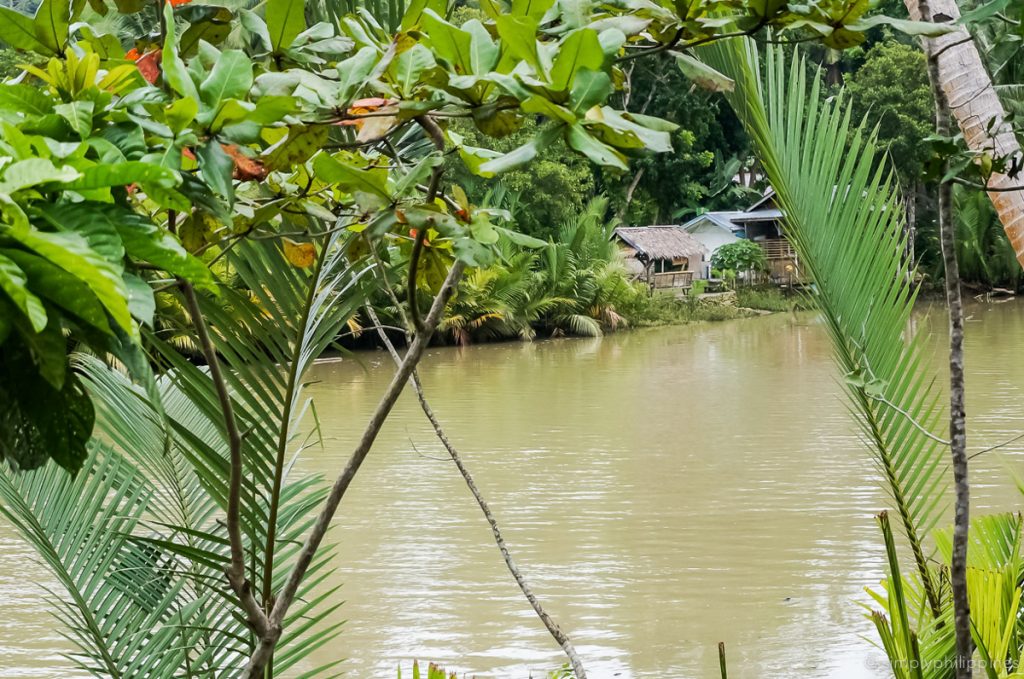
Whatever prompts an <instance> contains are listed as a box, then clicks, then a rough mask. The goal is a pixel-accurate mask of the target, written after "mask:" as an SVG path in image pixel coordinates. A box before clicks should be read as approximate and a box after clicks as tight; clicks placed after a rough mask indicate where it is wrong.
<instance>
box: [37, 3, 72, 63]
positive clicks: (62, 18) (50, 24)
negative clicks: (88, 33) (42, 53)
mask: <svg viewBox="0 0 1024 679" xmlns="http://www.w3.org/2000/svg"><path fill="white" fill-rule="evenodd" d="M70 22H71V0H43V1H42V2H41V3H40V4H39V9H37V10H36V16H35V21H34V29H35V34H36V37H37V38H38V39H39V42H41V43H43V44H44V45H46V47H47V49H48V50H50V51H51V52H53V53H54V54H59V53H61V52H63V51H64V44H65V43H66V42H67V40H68V27H69V25H70Z"/></svg>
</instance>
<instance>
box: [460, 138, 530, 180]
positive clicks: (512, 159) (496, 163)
mask: <svg viewBox="0 0 1024 679" xmlns="http://www.w3.org/2000/svg"><path fill="white" fill-rule="evenodd" d="M539 148H540V145H539V144H538V143H537V140H536V139H531V140H530V141H528V142H526V143H525V144H523V145H522V146H519V147H518V148H515V149H512V150H511V151H509V152H508V153H506V154H503V155H500V156H497V157H496V158H492V159H491V160H488V161H486V162H483V163H481V164H480V165H479V166H477V168H476V174H478V175H480V176H481V177H493V176H495V175H498V174H501V173H502V172H508V171H509V170H514V169H515V168H517V167H522V166H523V165H526V164H527V163H529V162H530V161H531V160H533V159H534V158H536V157H537V151H538V149H539ZM470 169H472V168H470Z"/></svg>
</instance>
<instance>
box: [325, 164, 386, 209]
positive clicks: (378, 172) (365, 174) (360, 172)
mask: <svg viewBox="0 0 1024 679" xmlns="http://www.w3.org/2000/svg"><path fill="white" fill-rule="evenodd" d="M313 170H314V171H315V172H316V174H317V177H319V178H320V179H321V180H322V181H325V182H327V183H329V184H337V185H338V186H339V187H341V188H342V189H344V190H346V191H352V192H355V191H361V192H363V193H369V194H373V195H377V196H380V197H381V198H389V197H390V193H388V189H387V178H388V173H387V170H386V169H384V168H372V169H363V168H358V167H355V166H353V165H351V164H349V163H347V162H345V161H344V160H338V159H337V158H335V157H334V156H331V155H329V154H327V153H321V154H320V155H318V156H317V157H316V158H315V159H314V160H313Z"/></svg>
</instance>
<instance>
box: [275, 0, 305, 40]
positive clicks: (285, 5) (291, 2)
mask: <svg viewBox="0 0 1024 679" xmlns="http://www.w3.org/2000/svg"><path fill="white" fill-rule="evenodd" d="M305 12H306V2H305V0H268V1H267V31H268V33H269V34H270V47H271V49H272V50H273V51H274V52H281V51H283V50H286V49H288V48H289V47H291V44H292V41H293V40H295V37H296V36H297V35H298V34H299V33H302V32H303V31H304V30H306V16H305Z"/></svg>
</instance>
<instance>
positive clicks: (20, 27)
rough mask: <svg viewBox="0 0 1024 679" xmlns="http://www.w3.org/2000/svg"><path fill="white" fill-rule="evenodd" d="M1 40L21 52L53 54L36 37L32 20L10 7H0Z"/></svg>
mask: <svg viewBox="0 0 1024 679" xmlns="http://www.w3.org/2000/svg"><path fill="white" fill-rule="evenodd" d="M0 40H2V41H3V42H5V43H7V44H8V45H10V46H11V47H15V48H17V49H20V50H25V51H29V52H39V53H41V54H53V50H51V49H50V48H49V47H47V45H46V43H44V42H43V41H42V40H40V39H39V37H38V36H37V35H36V28H35V23H34V22H33V20H32V18H31V17H28V16H25V15H24V14H22V13H21V12H18V11H17V10H13V9H10V8H9V7H0Z"/></svg>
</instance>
